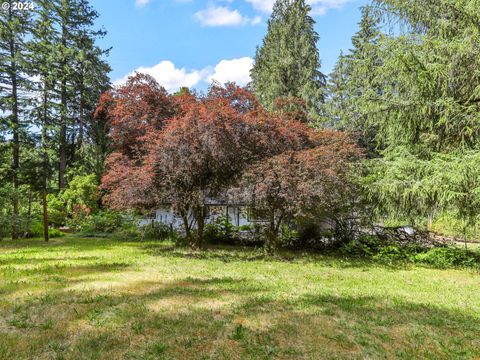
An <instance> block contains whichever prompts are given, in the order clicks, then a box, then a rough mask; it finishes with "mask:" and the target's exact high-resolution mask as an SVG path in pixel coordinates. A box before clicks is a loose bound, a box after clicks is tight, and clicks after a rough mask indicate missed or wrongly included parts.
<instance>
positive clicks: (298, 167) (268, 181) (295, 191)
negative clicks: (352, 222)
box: [236, 130, 362, 254]
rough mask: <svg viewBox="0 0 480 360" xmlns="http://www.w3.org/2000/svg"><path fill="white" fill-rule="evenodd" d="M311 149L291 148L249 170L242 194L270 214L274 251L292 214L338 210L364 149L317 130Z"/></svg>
mask: <svg viewBox="0 0 480 360" xmlns="http://www.w3.org/2000/svg"><path fill="white" fill-rule="evenodd" d="M310 136H311V139H312V141H313V143H314V145H313V146H311V147H309V148H304V149H300V150H296V151H295V150H294V151H286V152H283V153H281V154H279V155H276V156H273V157H270V158H268V159H265V160H262V161H259V162H257V163H255V164H253V165H252V166H251V167H250V168H249V169H248V170H247V171H246V172H245V174H244V176H243V179H242V182H241V187H240V188H239V190H237V191H236V194H237V196H239V195H240V197H241V198H242V199H243V200H244V201H247V202H248V203H250V204H251V205H252V206H254V207H256V208H258V209H261V210H264V211H265V212H266V213H267V214H268V222H269V225H268V229H267V232H266V234H267V239H266V240H267V241H266V243H265V249H266V251H267V252H268V253H269V254H273V253H274V252H275V251H276V248H277V243H278V234H279V229H280V225H281V224H282V222H283V221H284V220H285V219H286V218H288V217H295V216H298V215H300V214H302V212H304V211H306V210H308V209H311V208H313V207H316V208H324V209H328V210H329V211H337V210H338V209H339V208H341V206H339V205H340V204H339V202H341V201H342V200H343V199H344V197H343V192H346V191H347V189H348V188H349V182H348V179H347V174H348V171H349V169H350V165H351V164H352V163H353V162H355V161H357V160H358V159H360V158H361V157H362V151H361V149H360V148H359V147H358V146H357V145H356V144H355V143H354V142H353V141H352V140H351V139H350V138H349V137H348V136H347V135H345V134H343V133H340V132H334V131H328V130H324V131H313V130H311V134H310Z"/></svg>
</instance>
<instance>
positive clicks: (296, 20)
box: [0, 0, 480, 251]
mask: <svg viewBox="0 0 480 360" xmlns="http://www.w3.org/2000/svg"><path fill="white" fill-rule="evenodd" d="M38 4H39V7H38V9H37V10H36V11H35V12H34V13H32V14H30V15H28V14H27V13H25V12H15V13H12V12H11V11H9V12H8V11H7V12H5V11H3V12H2V21H3V22H5V24H6V25H8V26H3V27H2V30H1V33H0V34H1V41H2V45H1V51H2V53H1V56H2V63H1V66H2V79H1V83H2V110H3V116H2V119H3V127H2V136H3V138H2V152H1V156H2V157H3V159H5V161H3V164H4V165H3V166H2V168H1V171H2V174H5V175H4V177H3V178H4V179H5V180H6V181H4V183H3V184H2V189H3V190H2V191H5V194H8V197H7V196H6V197H5V198H4V199H7V198H8V200H4V201H6V203H5V204H4V205H2V206H3V208H2V209H3V210H2V211H4V213H5V214H10V215H11V214H13V216H12V217H11V219H19V218H20V217H19V216H18V215H19V212H20V210H19V205H18V204H19V201H21V200H23V201H24V204H29V203H31V201H32V200H31V199H30V200H29V199H28V196H31V195H29V194H32V193H34V194H38V193H39V191H42V190H43V191H48V192H50V193H51V195H52V196H51V201H52V203H51V204H50V205H51V206H53V208H54V209H56V210H55V211H57V213H62V211H63V213H62V214H63V215H62V216H60V217H59V220H58V221H57V223H58V224H62V223H65V221H66V220H65V218H70V219H72V218H74V215H72V214H73V213H75V214H77V215H78V214H82V215H81V216H83V217H88V216H89V214H90V212H91V211H99V209H101V208H102V207H104V206H109V207H111V208H114V209H117V210H124V209H130V210H131V209H134V210H136V211H141V212H145V211H150V210H151V209H154V208H155V207H156V206H158V205H159V204H165V203H168V204H171V205H172V206H173V209H174V210H175V212H176V213H177V214H179V215H180V216H181V217H182V219H183V222H184V228H185V233H186V237H187V238H188V239H189V242H190V243H191V244H193V245H194V246H196V247H201V246H202V244H203V228H204V227H205V219H206V211H207V210H206V209H207V205H208V204H207V203H208V199H211V198H214V197H221V196H225V197H228V198H230V199H236V200H235V201H240V202H243V203H246V204H252V205H255V206H257V207H259V208H262V209H263V210H265V212H266V213H267V214H268V225H267V227H266V229H265V238H266V246H267V248H268V250H269V251H274V249H275V248H276V247H277V245H278V244H277V240H278V235H279V233H280V232H281V231H282V230H281V228H282V226H283V224H285V223H288V224H290V223H291V219H299V218H302V217H305V216H310V217H311V218H314V219H317V220H318V219H329V221H330V222H331V223H333V224H334V227H335V228H336V229H338V230H339V231H338V232H337V234H336V236H338V237H342V236H344V237H345V238H348V237H349V236H351V233H350V232H349V230H348V228H349V227H351V226H353V225H355V226H358V225H359V224H370V225H371V224H375V223H383V224H410V225H413V226H417V227H425V228H427V229H429V230H431V229H436V226H437V224H438V223H440V222H443V223H447V227H449V226H450V227H455V229H456V230H455V231H456V232H459V233H462V234H463V236H464V237H465V238H466V237H467V234H473V232H474V229H475V228H476V224H477V220H478V212H479V209H480V166H479V165H480V163H479V160H480V157H479V151H478V150H479V149H478V145H479V140H478V139H479V136H478V135H479V129H480V127H479V115H478V114H479V108H478V107H479V105H480V101H478V96H479V89H480V86H479V85H480V76H479V73H478V70H477V69H478V68H480V67H479V66H478V65H479V64H478V62H479V61H480V60H479V57H478V54H479V49H480V46H479V45H480V37H479V29H480V25H479V24H480V21H479V20H480V10H478V7H477V6H476V4H475V0H441V1H423V0H407V1H399V0H373V1H372V2H371V4H369V5H368V6H364V7H363V8H362V9H361V14H362V17H361V21H360V23H359V30H358V31H357V33H355V34H354V35H353V37H352V48H351V49H350V50H348V51H345V52H343V53H341V54H340V56H339V58H338V61H337V63H336V65H335V68H334V69H333V71H332V72H331V74H329V75H328V76H326V75H325V74H323V73H322V72H321V60H320V59H321V58H320V54H319V51H318V49H317V42H318V41H319V35H318V34H317V33H316V32H315V28H314V25H315V21H314V20H313V18H312V17H311V15H310V11H311V8H310V6H309V5H308V4H307V3H306V2H305V1H304V0H277V1H276V2H275V5H274V7H273V11H272V15H271V17H270V19H269V21H268V29H267V34H266V36H265V38H264V39H263V42H262V44H260V45H259V47H258V48H257V51H256V54H255V63H254V67H253V69H252V71H251V79H252V81H251V83H250V84H249V85H248V86H247V87H246V88H239V87H237V86H236V85H235V84H222V85H220V84H212V86H211V87H210V88H209V90H208V92H207V93H205V94H198V93H196V92H194V91H192V90H189V89H185V88H183V89H181V90H180V91H179V92H177V93H176V94H168V93H167V92H166V91H165V89H164V88H162V87H161V86H160V85H159V84H158V83H156V81H155V80H154V79H153V78H151V77H149V76H147V75H143V74H136V75H135V76H133V77H131V78H129V79H128V81H127V83H126V84H124V85H122V86H117V87H115V88H113V89H111V88H109V81H108V77H107V75H106V74H107V73H108V70H109V69H108V65H107V63H106V62H105V61H104V55H106V54H107V52H108V51H106V50H102V49H100V48H99V47H98V46H97V45H96V39H98V38H99V37H101V36H103V35H104V32H103V31H94V30H93V20H94V19H95V17H96V16H97V14H96V13H95V11H93V10H92V9H91V8H90V7H89V6H88V3H87V2H86V0H85V1H80V0H75V1H67V0H63V1H60V0H59V1H53V2H52V1H49V2H44V3H43V2H39V3H38ZM74 10H75V11H74ZM12 46H13V49H14V50H13V51H12ZM12 54H13V55H12ZM14 84H15V85H14ZM106 158H107V160H106V168H104V160H105V159H106ZM352 165H354V166H352ZM76 175H77V177H75V176H76ZM78 175H81V176H90V178H88V179H87V178H86V177H83V178H82V177H81V176H80V177H78ZM54 177H55V180H54ZM40 180H41V181H40ZM68 180H70V184H71V185H70V186H68V184H67V183H68ZM99 184H100V186H99V187H98V189H97V187H96V186H97V185H99ZM54 194H56V195H55V197H54V196H53V195H54ZM35 196H36V195H35ZM86 197H88V200H86ZM33 203H35V201H33ZM23 208H24V209H25V208H27V209H28V206H26V207H25V206H24V207H23ZM24 212H25V211H24ZM26 212H27V213H28V212H29V210H26ZM190 215H191V216H193V217H194V218H195V220H196V221H195V224H196V225H195V227H196V228H195V229H192V225H191V223H190V222H189V220H188V217H189V216H190ZM6 218H8V216H7V217H6ZM16 227H17V225H16V224H15V221H13V224H12V229H13V231H12V235H14V233H18V230H15V229H16ZM340 230H342V232H340ZM440 230H442V229H440ZM443 230H444V229H443ZM457 230H458V231H457ZM342 234H343V235H342ZM15 236H18V235H15Z"/></svg>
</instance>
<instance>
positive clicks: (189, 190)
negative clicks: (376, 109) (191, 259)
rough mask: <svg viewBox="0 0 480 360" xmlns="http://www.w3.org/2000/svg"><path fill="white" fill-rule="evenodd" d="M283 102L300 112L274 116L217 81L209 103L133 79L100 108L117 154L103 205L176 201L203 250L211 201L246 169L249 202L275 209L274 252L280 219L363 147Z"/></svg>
mask: <svg viewBox="0 0 480 360" xmlns="http://www.w3.org/2000/svg"><path fill="white" fill-rule="evenodd" d="M292 104H293V107H292V106H290V105H292ZM282 106H283V108H284V109H287V110H288V109H291V108H293V109H294V110H295V111H289V110H288V111H284V112H281V111H280V112H277V113H269V112H267V111H265V110H264V109H263V108H262V107H261V106H260V105H259V104H258V102H257V100H256V99H255V97H254V96H253V95H252V94H251V93H250V92H249V91H248V90H246V89H243V88H239V87H237V86H235V85H234V84H226V86H225V87H222V86H219V85H218V84H213V85H212V87H211V88H210V90H209V92H208V94H207V95H206V96H205V97H198V96H196V95H194V94H191V93H190V92H188V91H182V92H180V93H178V94H177V95H175V96H168V95H167V94H166V92H165V91H164V90H163V89H162V88H161V87H159V86H158V84H157V83H155V81H154V80H153V79H152V78H150V77H148V76H146V75H140V74H138V75H136V76H135V77H133V78H130V79H129V81H128V82H127V84H126V85H125V86H123V87H120V88H117V89H116V90H115V91H113V92H110V93H108V94H105V95H104V96H103V97H102V101H101V104H100V107H99V109H98V111H102V112H103V113H104V114H107V118H108V119H109V121H110V126H111V131H110V135H111V138H112V142H113V146H114V148H115V151H114V152H113V153H112V154H111V155H110V156H109V158H108V161H107V171H106V173H105V175H104V177H103V181H102V186H103V188H104V189H106V190H107V191H108V194H107V195H106V196H105V201H106V202H107V203H108V204H109V205H110V206H112V207H114V208H117V209H121V208H144V209H153V208H155V207H157V206H159V205H163V204H170V205H171V206H172V208H173V210H174V211H175V212H176V213H177V214H179V215H180V216H181V218H182V219H183V223H184V227H185V231H186V235H187V238H188V239H189V240H190V241H191V243H192V245H193V246H194V247H197V248H199V247H201V246H202V242H203V229H204V224H205V219H206V216H207V205H208V202H209V200H211V199H214V198H217V197H221V196H224V195H225V194H226V192H227V190H228V189H230V188H232V187H234V186H236V185H237V184H238V181H239V180H240V179H242V175H243V174H244V173H245V171H246V170H247V169H248V170H249V171H248V172H247V174H246V175H245V176H243V180H244V182H243V184H244V185H245V184H246V186H244V189H247V190H248V191H247V193H248V195H247V196H246V199H247V200H249V201H250V200H253V198H255V201H256V202H257V203H258V204H260V205H261V206H262V207H265V208H267V209H269V210H270V211H271V214H272V215H273V221H272V224H271V231H270V233H269V234H270V239H271V240H269V244H271V247H272V248H274V244H276V236H277V234H278V227H279V224H280V223H281V221H282V219H283V218H284V216H286V214H293V213H294V210H295V211H296V209H298V208H299V207H300V206H301V204H307V203H308V201H310V200H312V199H313V196H312V194H318V192H319V191H321V189H324V188H325V187H326V186H327V184H333V180H334V179H337V178H338V179H340V174H342V171H343V169H344V167H345V165H346V162H347V161H348V160H349V159H350V157H352V158H353V157H354V155H355V151H356V150H357V149H356V148H355V147H354V145H353V143H350V142H349V141H347V140H346V138H344V137H342V135H341V134H339V133H334V132H322V133H318V132H315V131H313V130H312V129H310V128H309V127H308V126H307V125H306V124H305V123H304V122H302V121H298V120H299V117H300V118H301V116H302V115H301V111H302V110H301V109H302V104H298V103H294V102H293V103H292V102H287V103H284V104H283V105H282ZM298 109H300V111H298ZM299 114H300V115H299ZM252 164H255V165H254V166H252ZM327 175H329V176H330V177H327ZM327 179H328V181H327ZM245 180H248V181H246V182H245ZM320 185H322V186H323V187H320ZM317 197H318V196H317ZM191 217H193V218H194V220H195V222H194V223H195V224H196V229H195V230H196V231H195V233H194V232H193V229H192V228H191V226H192V222H191Z"/></svg>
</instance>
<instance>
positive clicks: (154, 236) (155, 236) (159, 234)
mask: <svg viewBox="0 0 480 360" xmlns="http://www.w3.org/2000/svg"><path fill="white" fill-rule="evenodd" d="M140 231H141V232H142V233H143V238H144V239H145V240H167V239H169V238H172V236H174V233H175V232H176V231H175V230H174V229H172V227H171V226H169V225H167V224H162V223H159V222H152V223H150V224H148V225H145V226H142V228H141V229H140Z"/></svg>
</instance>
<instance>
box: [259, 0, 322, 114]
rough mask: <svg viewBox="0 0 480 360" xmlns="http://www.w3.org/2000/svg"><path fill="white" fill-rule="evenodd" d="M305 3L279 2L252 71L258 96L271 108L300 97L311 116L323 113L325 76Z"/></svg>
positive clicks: (302, 0) (298, 0) (286, 0)
mask: <svg viewBox="0 0 480 360" xmlns="http://www.w3.org/2000/svg"><path fill="white" fill-rule="evenodd" d="M310 10H311V7H310V6H309V5H307V4H306V3H305V0H277V2H276V3H275V5H274V7H273V12H272V15H271V17H270V19H269V21H268V31H267V35H266V36H265V38H264V39H263V43H262V46H261V47H259V48H257V51H256V54H255V64H254V66H253V68H252V70H251V77H252V86H253V89H254V91H255V94H256V95H257V97H258V98H259V100H260V102H261V103H263V105H264V106H266V107H267V108H269V109H272V108H273V105H274V102H275V100H276V99H277V98H279V97H297V98H300V99H303V100H304V101H305V102H306V103H307V106H308V109H309V113H310V116H311V117H314V118H316V117H317V116H318V114H319V113H320V107H321V104H322V102H323V92H324V87H325V76H324V75H323V74H322V73H321V72H320V55H319V52H318V49H317V47H316V44H317V41H318V39H319V36H318V34H317V33H316V32H315V30H314V24H315V21H314V20H313V19H312V17H311V16H310V15H309V13H310Z"/></svg>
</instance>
